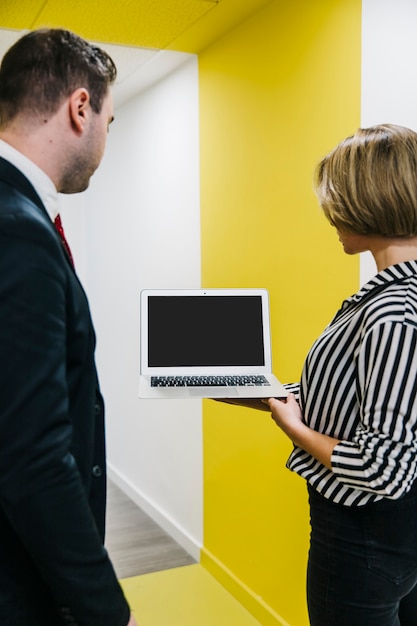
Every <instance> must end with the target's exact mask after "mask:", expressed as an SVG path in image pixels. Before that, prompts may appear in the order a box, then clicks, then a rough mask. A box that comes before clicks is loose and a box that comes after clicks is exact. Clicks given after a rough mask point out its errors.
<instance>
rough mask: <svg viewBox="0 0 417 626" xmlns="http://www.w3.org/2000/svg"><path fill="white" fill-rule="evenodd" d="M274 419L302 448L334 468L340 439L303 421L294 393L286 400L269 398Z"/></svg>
mask: <svg viewBox="0 0 417 626" xmlns="http://www.w3.org/2000/svg"><path fill="white" fill-rule="evenodd" d="M266 402H267V404H269V408H270V409H271V414H272V419H273V420H274V422H275V423H276V424H277V425H278V426H279V427H280V428H281V430H282V431H283V432H284V433H285V434H286V435H287V437H289V438H290V439H291V441H292V442H293V443H294V444H295V445H296V446H298V447H299V448H302V449H303V450H305V451H306V452H308V453H309V454H311V456H313V457H314V458H315V459H317V460H318V461H320V463H322V464H323V465H325V466H326V467H327V468H329V469H332V463H331V457H332V452H333V449H334V447H335V446H336V445H337V444H338V443H339V439H334V438H333V437H329V436H328V435H323V434H322V433H318V432H316V431H315V430H312V429H311V428H309V427H308V426H307V425H306V424H305V423H304V421H303V414H302V412H301V409H300V406H299V404H298V402H297V400H296V399H295V396H294V394H292V393H289V394H288V396H287V398H285V400H277V399H276V398H269V399H268V400H266Z"/></svg>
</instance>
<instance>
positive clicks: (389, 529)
mask: <svg viewBox="0 0 417 626" xmlns="http://www.w3.org/2000/svg"><path fill="white" fill-rule="evenodd" d="M309 496H310V514H311V542H310V552H309V562H308V570H307V600H308V610H309V616H310V624H311V626H417V484H416V486H414V487H413V489H412V491H411V492H410V493H409V494H407V495H406V496H405V497H403V498H401V499H400V500H388V499H384V500H382V501H379V502H376V503H374V504H370V505H365V506H361V507H345V506H343V505H338V504H334V503H332V502H329V501H328V500H326V499H325V498H323V496H321V495H320V494H318V493H317V491H315V490H314V489H313V488H311V487H309Z"/></svg>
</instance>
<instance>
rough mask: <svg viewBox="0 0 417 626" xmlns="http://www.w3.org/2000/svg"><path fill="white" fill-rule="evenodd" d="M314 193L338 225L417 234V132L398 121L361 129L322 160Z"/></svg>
mask: <svg viewBox="0 0 417 626" xmlns="http://www.w3.org/2000/svg"><path fill="white" fill-rule="evenodd" d="M315 192H316V194H317V197H318V199H319V202H320V206H321V208H322V209H323V212H324V214H325V215H326V217H327V219H328V220H329V221H330V223H331V224H333V225H334V226H336V228H339V229H343V230H346V231H349V232H352V233H358V234H363V235H380V236H383V237H409V236H413V235H417V133H415V132H414V131H413V130H410V129H409V128H405V127H403V126H397V125H395V124H380V125H378V126H372V127H370V128H359V129H358V130H357V131H356V133H355V134H354V135H352V136H350V137H347V138H346V139H344V140H343V141H342V142H340V143H339V144H338V145H337V146H336V147H335V148H334V149H333V150H332V151H331V152H330V153H329V154H328V155H327V156H325V157H324V158H323V159H322V160H321V161H320V163H319V164H318V166H317V169H316V172H315Z"/></svg>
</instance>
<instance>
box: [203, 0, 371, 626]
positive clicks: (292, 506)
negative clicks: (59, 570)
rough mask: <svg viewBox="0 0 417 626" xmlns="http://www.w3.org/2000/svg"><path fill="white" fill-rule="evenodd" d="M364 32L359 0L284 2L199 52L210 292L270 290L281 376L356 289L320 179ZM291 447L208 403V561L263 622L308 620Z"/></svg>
mask: <svg viewBox="0 0 417 626" xmlns="http://www.w3.org/2000/svg"><path fill="white" fill-rule="evenodd" d="M360 24H361V2H360V0H293V1H292V2H288V1H287V0H276V1H274V2H271V3H270V4H269V5H267V6H266V7H265V8H264V9H262V10H261V11H260V12H259V13H257V14H256V15H255V16H253V17H252V18H251V19H249V20H248V21H246V22H244V23H243V24H241V25H240V26H239V27H237V28H235V29H234V30H232V31H231V32H230V33H229V34H227V35H226V36H224V37H223V38H221V39H219V40H218V41H217V42H215V43H214V44H213V45H211V46H210V47H209V48H208V49H206V50H205V51H204V52H203V53H201V54H200V57H199V64H200V112H201V205H202V214H201V218H202V262H203V274H202V285H203V286H204V287H266V288H267V289H268V290H269V291H270V297H271V309H272V335H273V355H274V366H275V367H274V369H275V371H276V372H277V373H278V375H279V377H280V378H281V379H282V380H283V381H284V382H287V381H293V380H298V379H299V374H300V370H301V367H302V362H303V358H304V356H305V354H306V351H307V350H308V348H309V346H310V345H311V342H312V341H313V339H314V338H315V337H316V335H317V334H318V333H319V332H320V331H321V329H322V328H323V326H324V325H325V324H326V323H327V322H328V321H329V319H330V317H331V316H332V314H333V313H334V311H335V310H336V308H337V307H338V306H339V304H340V302H341V300H342V299H343V298H344V297H346V296H347V295H350V294H351V293H353V292H354V291H356V289H357V286H358V277H359V261H358V259H357V258H356V257H346V256H344V255H343V252H342V250H341V247H340V244H339V242H338V241H337V237H336V236H335V233H334V231H333V229H332V228H331V227H330V226H329V225H328V224H327V222H326V220H325V218H324V217H323V216H322V214H321V212H320V210H319V208H318V205H317V201H316V199H315V196H314V194H313V192H312V172H313V168H314V165H315V164H316V162H317V161H318V159H319V158H320V157H321V155H323V154H325V153H326V152H327V151H328V150H330V149H331V148H332V147H333V146H334V145H335V144H336V143H337V142H338V141H339V140H340V139H342V138H343V137H344V136H346V135H347V134H349V133H351V132H352V131H354V130H355V129H356V128H357V127H358V126H359V123H360ZM289 452H290V444H289V442H288V441H287V440H286V439H285V438H284V437H283V436H282V435H281V433H280V432H279V430H278V429H277V428H276V426H275V425H274V424H273V422H272V420H271V418H270V416H269V414H268V413H264V412H261V411H255V410H251V409H244V408H240V407H233V406H230V405H222V404H220V403H216V402H213V401H206V402H205V405H204V529H205V530H204V548H203V551H202V563H203V564H204V565H206V567H208V569H209V570H211V571H212V572H213V573H215V575H216V576H218V577H219V578H220V579H221V580H222V582H223V583H224V584H225V585H226V586H228V588H229V589H230V590H232V591H233V593H235V594H236V595H237V596H238V597H239V599H240V600H241V601H243V602H244V603H245V604H246V605H247V606H248V607H249V608H250V609H251V610H252V611H254V612H255V613H256V614H257V615H258V618H260V619H261V621H262V623H264V624H277V623H282V624H284V623H288V624H290V625H291V626H304V625H305V624H307V623H308V620H307V614H306V606H305V564H306V558H307V550H308V531H309V528H308V509H307V502H306V489H305V484H304V482H303V481H302V480H301V479H300V478H298V477H297V476H295V475H293V474H291V473H290V472H289V471H288V470H286V469H285V461H286V457H287V455H288V454H289ZM278 616H281V618H279V617H278Z"/></svg>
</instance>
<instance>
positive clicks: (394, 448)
mask: <svg viewBox="0 0 417 626" xmlns="http://www.w3.org/2000/svg"><path fill="white" fill-rule="evenodd" d="M357 394H358V401H359V406H360V424H359V426H358V428H357V429H356V432H355V435H354V438H353V441H342V442H340V443H339V444H337V445H336V447H335V449H334V451H333V455H332V467H333V470H334V472H335V474H336V475H337V477H338V479H339V480H340V481H342V482H343V483H344V484H346V485H349V486H351V487H354V488H357V489H362V490H365V491H371V492H374V493H376V494H378V495H380V496H385V497H388V498H392V499H396V498H400V497H401V496H402V495H404V494H405V493H406V492H407V491H408V490H409V489H410V487H411V485H412V483H413V481H414V480H415V478H416V476H417V442H416V431H417V328H416V327H414V326H412V325H406V324H401V323H388V322H386V323H383V324H379V325H377V326H374V327H373V328H372V330H371V331H370V332H369V333H368V334H367V335H366V337H365V339H364V341H363V343H362V345H361V347H360V350H359V353H358V356H357Z"/></svg>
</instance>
